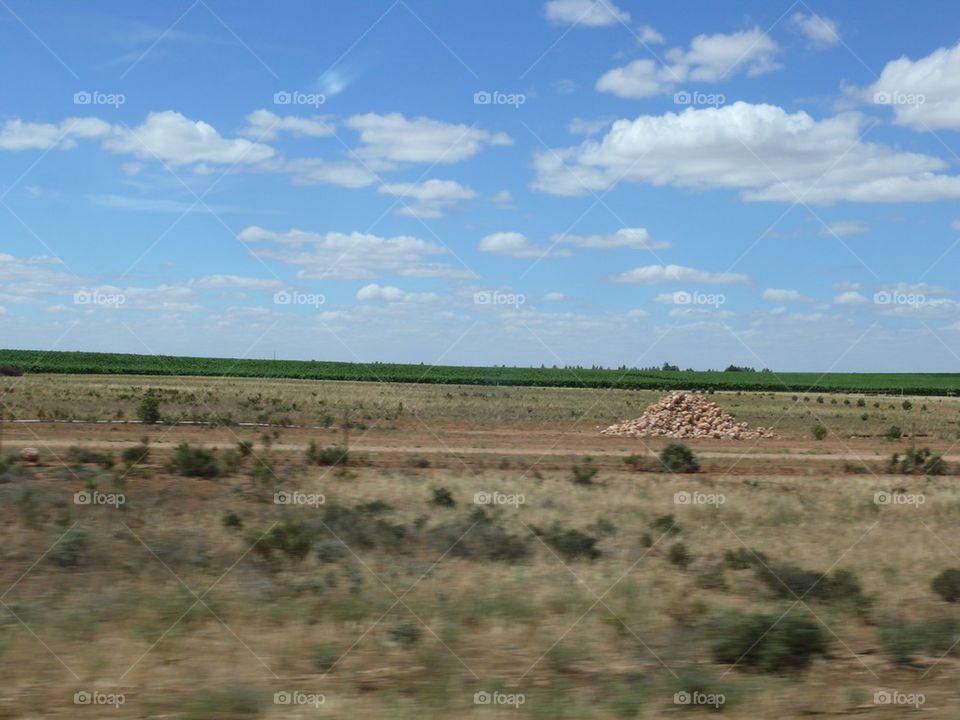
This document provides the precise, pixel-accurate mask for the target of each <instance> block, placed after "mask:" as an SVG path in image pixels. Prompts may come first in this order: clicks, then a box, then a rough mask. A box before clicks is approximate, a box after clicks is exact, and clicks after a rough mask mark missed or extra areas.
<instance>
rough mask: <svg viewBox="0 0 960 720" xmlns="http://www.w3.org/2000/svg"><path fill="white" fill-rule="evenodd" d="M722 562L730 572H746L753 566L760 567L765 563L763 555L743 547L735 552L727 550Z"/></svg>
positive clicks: (765, 558) (765, 557)
mask: <svg viewBox="0 0 960 720" xmlns="http://www.w3.org/2000/svg"><path fill="white" fill-rule="evenodd" d="M723 561H724V562H725V563H726V564H727V567H728V568H730V569H731V570H746V569H748V568H752V567H754V566H762V565H765V564H766V562H767V556H766V554H765V553H762V552H760V551H759V550H751V549H748V548H745V547H740V548H737V549H736V550H727V551H726V552H725V553H724V554H723Z"/></svg>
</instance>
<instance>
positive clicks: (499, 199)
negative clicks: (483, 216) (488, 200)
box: [493, 190, 513, 209]
mask: <svg viewBox="0 0 960 720" xmlns="http://www.w3.org/2000/svg"><path fill="white" fill-rule="evenodd" d="M493 204H494V205H496V206H497V207H499V208H504V209H508V208H512V207H513V195H511V194H510V191H509V190H501V191H500V192H498V193H497V194H496V195H494V196H493Z"/></svg>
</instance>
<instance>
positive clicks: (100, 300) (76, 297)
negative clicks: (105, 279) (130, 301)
mask: <svg viewBox="0 0 960 720" xmlns="http://www.w3.org/2000/svg"><path fill="white" fill-rule="evenodd" d="M126 302H127V296H126V295H124V294H123V293H108V292H101V291H99V290H78V291H77V292H75V293H74V294H73V304H74V305H95V306H97V307H111V308H119V307H120V306H122V305H124V304H126Z"/></svg>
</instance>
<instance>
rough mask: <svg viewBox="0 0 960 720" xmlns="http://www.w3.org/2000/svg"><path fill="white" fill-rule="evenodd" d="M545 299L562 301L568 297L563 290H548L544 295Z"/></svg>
mask: <svg viewBox="0 0 960 720" xmlns="http://www.w3.org/2000/svg"><path fill="white" fill-rule="evenodd" d="M543 299H544V300H546V301H547V302H561V301H563V300H566V299H567V296H566V295H564V294H563V293H562V292H548V293H547V294H546V295H544V296H543Z"/></svg>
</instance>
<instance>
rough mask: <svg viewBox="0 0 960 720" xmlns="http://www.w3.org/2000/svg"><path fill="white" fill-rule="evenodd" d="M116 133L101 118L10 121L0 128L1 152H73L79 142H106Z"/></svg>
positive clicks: (17, 119) (16, 119)
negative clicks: (63, 150) (91, 140)
mask: <svg viewBox="0 0 960 720" xmlns="http://www.w3.org/2000/svg"><path fill="white" fill-rule="evenodd" d="M112 132H113V126H112V125H110V123H108V122H104V121H103V120H99V119H97V118H67V119H66V120H64V121H62V122H60V123H57V124H53V123H30V122H23V120H21V119H20V118H14V119H13V120H7V121H6V122H5V123H3V125H2V126H0V150H14V151H16V150H51V149H53V148H63V149H67V148H71V147H73V146H74V145H76V141H77V140H85V139H91V138H102V137H106V136H108V135H110V134H111V133H112Z"/></svg>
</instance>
